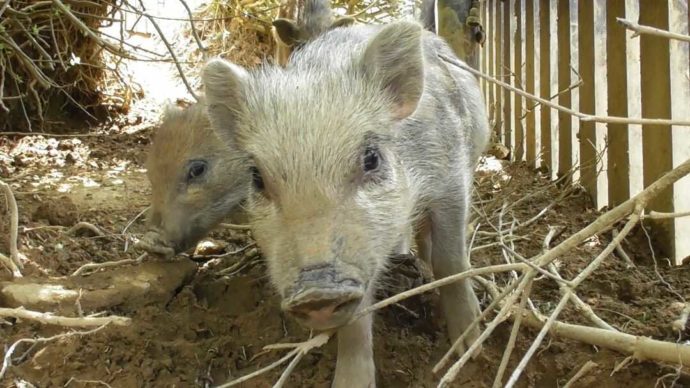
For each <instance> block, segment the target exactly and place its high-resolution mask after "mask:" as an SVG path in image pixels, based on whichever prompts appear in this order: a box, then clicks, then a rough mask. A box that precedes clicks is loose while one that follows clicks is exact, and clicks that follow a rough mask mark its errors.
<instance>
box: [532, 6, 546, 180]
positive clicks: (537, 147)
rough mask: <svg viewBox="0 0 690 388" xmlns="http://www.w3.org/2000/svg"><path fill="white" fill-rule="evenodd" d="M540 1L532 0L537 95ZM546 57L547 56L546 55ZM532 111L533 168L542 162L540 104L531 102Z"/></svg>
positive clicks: (539, 92) (539, 93)
mask: <svg viewBox="0 0 690 388" xmlns="http://www.w3.org/2000/svg"><path fill="white" fill-rule="evenodd" d="M540 3H541V2H540V1H539V0H536V1H534V2H532V6H533V8H534V9H533V13H532V20H533V22H534V42H533V46H534V47H533V49H534V94H535V95H537V96H543V93H542V86H541V83H542V82H541V74H542V73H541V68H542V63H543V61H544V60H543V57H542V55H541V53H542V52H541V46H542V43H541V36H542V32H541V31H542V24H541V5H540ZM547 58H548V57H547ZM532 104H533V105H532V106H533V107H534V108H533V113H532V117H533V120H534V168H541V166H542V163H543V151H542V135H541V134H542V119H541V118H542V115H543V112H542V110H543V109H542V107H541V105H539V104H537V103H535V102H532Z"/></svg>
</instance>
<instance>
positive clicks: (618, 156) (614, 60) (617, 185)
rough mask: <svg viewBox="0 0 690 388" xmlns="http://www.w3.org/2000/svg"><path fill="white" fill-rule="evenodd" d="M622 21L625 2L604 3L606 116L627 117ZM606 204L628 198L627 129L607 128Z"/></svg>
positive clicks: (614, 203) (616, 203) (613, 126)
mask: <svg viewBox="0 0 690 388" xmlns="http://www.w3.org/2000/svg"><path fill="white" fill-rule="evenodd" d="M618 17H625V0H614V1H609V2H608V3H607V9H606V57H607V59H606V63H607V66H608V74H607V80H608V85H607V88H608V114H609V115H611V116H621V117H626V116H628V101H627V96H628V85H627V76H626V53H625V39H626V34H625V28H623V26H621V25H620V24H618V23H617V22H616V18H618ZM607 175H608V180H609V202H610V203H611V205H618V204H620V203H622V202H623V201H625V200H627V199H628V198H630V178H629V177H630V168H629V158H628V126H627V125H626V124H608V169H607Z"/></svg>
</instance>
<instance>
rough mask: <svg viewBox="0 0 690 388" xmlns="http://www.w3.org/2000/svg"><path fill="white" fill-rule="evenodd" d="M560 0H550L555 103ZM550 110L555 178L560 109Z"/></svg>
mask: <svg viewBox="0 0 690 388" xmlns="http://www.w3.org/2000/svg"><path fill="white" fill-rule="evenodd" d="M558 1H559V0H550V1H549V35H550V36H551V39H550V40H549V51H550V56H549V59H550V62H549V64H550V65H549V73H550V75H551V78H550V80H551V82H550V88H549V96H550V97H551V101H553V103H554V104H559V103H560V96H558V93H559V91H560V89H559V87H558V63H559V61H560V58H559V56H558V55H559V54H558V53H559V51H560V50H559V47H558ZM549 112H550V113H551V126H550V131H551V137H550V142H549V146H550V149H551V152H550V155H551V158H550V162H551V163H550V164H549V167H548V168H549V173H550V174H551V178H552V179H555V178H557V177H558V126H559V122H558V115H559V113H558V111H557V110H555V109H549Z"/></svg>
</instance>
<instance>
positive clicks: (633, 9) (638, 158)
mask: <svg viewBox="0 0 690 388" xmlns="http://www.w3.org/2000/svg"><path fill="white" fill-rule="evenodd" d="M625 17H626V19H628V20H638V18H639V17H640V5H639V0H625ZM633 34H634V32H633V31H628V30H626V38H625V53H626V61H625V64H626V66H625V69H626V85H627V89H628V90H627V98H626V101H627V103H628V107H627V108H628V115H629V116H630V117H642V97H641V95H642V91H641V89H640V88H641V86H640V85H641V84H640V82H641V81H640V39H637V38H632V35H633ZM628 158H629V160H630V165H629V172H630V195H631V196H633V195H637V194H638V193H639V192H640V191H642V189H643V188H644V175H643V169H642V164H643V162H642V126H641V125H639V124H630V125H628Z"/></svg>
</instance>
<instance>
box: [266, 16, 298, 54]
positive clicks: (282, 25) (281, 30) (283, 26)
mask: <svg viewBox="0 0 690 388" xmlns="http://www.w3.org/2000/svg"><path fill="white" fill-rule="evenodd" d="M273 27H275V29H276V36H277V40H278V41H280V43H282V44H283V45H285V46H288V47H292V46H294V45H296V44H298V43H301V42H302V40H303V32H302V29H300V28H299V26H298V25H297V23H295V22H293V21H292V20H288V19H283V18H279V19H276V20H274V21H273Z"/></svg>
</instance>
